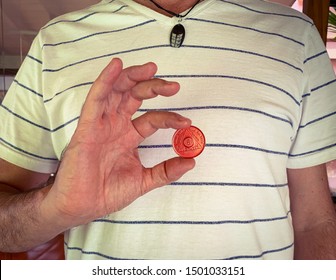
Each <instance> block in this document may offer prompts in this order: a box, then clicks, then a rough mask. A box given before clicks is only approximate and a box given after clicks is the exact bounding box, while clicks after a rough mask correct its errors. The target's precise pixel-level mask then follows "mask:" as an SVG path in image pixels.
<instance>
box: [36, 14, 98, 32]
mask: <svg viewBox="0 0 336 280" xmlns="http://www.w3.org/2000/svg"><path fill="white" fill-rule="evenodd" d="M95 14H98V12H93V13H90V14H87V15H85V16H82V17H80V18H78V19H73V20H58V21H55V22H52V23H50V24H48V25H46V26H44V27H42V28H41V30H43V29H47V28H48V27H50V26H53V25H55V24H58V23H64V22H79V21H82V20H84V19H86V18H89V17H91V16H93V15H95Z"/></svg>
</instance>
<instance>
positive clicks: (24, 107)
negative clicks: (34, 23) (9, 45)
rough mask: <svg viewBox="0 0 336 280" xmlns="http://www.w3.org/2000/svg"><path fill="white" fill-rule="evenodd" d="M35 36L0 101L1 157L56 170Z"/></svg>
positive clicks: (44, 170) (27, 166)
mask: <svg viewBox="0 0 336 280" xmlns="http://www.w3.org/2000/svg"><path fill="white" fill-rule="evenodd" d="M40 41H41V40H40V35H38V36H37V37H36V38H35V40H34V42H33V44H32V47H31V49H30V51H29V54H28V55H27V57H26V58H25V60H24V61H23V63H22V66H21V68H20V70H19V72H18V74H17V75H16V77H15V79H14V81H13V83H12V85H11V86H10V88H9V90H8V92H7V94H6V96H5V98H4V100H3V102H2V103H1V104H0V119H1V126H0V157H1V158H3V159H4V160H6V161H8V162H11V163H13V164H15V165H17V166H20V167H23V168H25V169H29V170H32V171H36V172H41V173H52V172H55V170H56V168H57V165H58V159H57V157H56V155H55V152H54V149H53V144H52V140H51V133H52V130H51V129H50V125H49V118H48V114H47V111H46V108H45V106H44V100H43V61H42V47H41V43H40Z"/></svg>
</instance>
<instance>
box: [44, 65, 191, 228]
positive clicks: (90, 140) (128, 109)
mask: <svg viewBox="0 0 336 280" xmlns="http://www.w3.org/2000/svg"><path fill="white" fill-rule="evenodd" d="M156 71H157V67H156V65H155V64H154V63H147V64H145V65H141V66H133V67H129V68H127V69H124V70H123V69H122V62H121V61H120V60H119V59H113V60H112V62H111V63H110V64H109V65H108V66H107V67H106V68H105V69H104V70H103V72H102V73H101V74H100V76H99V77H98V79H97V80H96V82H95V83H94V84H93V86H92V88H91V90H90V92H89V94H88V96H87V99H86V101H85V104H84V106H83V109H82V113H81V116H80V120H79V123H78V127H77V129H76V131H75V133H74V135H73V137H72V139H71V141H70V143H69V145H68V148H67V149H66V152H65V153H64V156H63V159H62V161H61V164H60V167H59V171H58V174H57V176H56V180H55V182H54V185H53V187H52V188H51V189H50V191H49V193H48V195H47V196H46V199H45V201H44V203H43V205H42V207H45V208H42V209H45V211H46V212H47V213H50V212H52V213H53V215H55V218H56V217H59V218H61V219H63V221H64V222H65V223H66V224H67V226H68V227H72V226H76V225H79V224H83V223H87V222H90V221H92V220H93V219H95V218H98V217H101V216H104V215H106V214H109V213H111V212H115V211H118V210H120V209H122V208H124V207H125V206H127V205H129V204H130V203H132V202H133V201H134V200H135V199H137V198H138V197H140V196H142V195H143V194H145V193H147V192H149V191H151V190H153V189H154V188H157V187H160V186H163V185H166V184H168V183H170V182H172V181H175V180H177V179H178V178H180V177H181V176H182V175H183V174H184V173H186V172H187V171H189V170H190V169H192V168H193V167H194V165H195V161H194V160H193V159H182V158H173V159H170V160H167V161H165V162H162V163H160V164H158V165H157V166H155V167H153V168H144V167H143V166H142V164H141V162H140V160H139V156H138V151H137V148H138V146H139V144H140V143H141V142H142V141H143V140H144V139H145V138H146V137H148V136H150V135H152V134H153V133H154V132H155V131H157V130H158V129H160V128H174V129H178V128H184V127H188V126H190V124H191V121H190V120H189V119H186V118H184V117H182V116H180V115H178V114H175V113H170V112H150V113H146V114H144V115H142V116H140V117H139V118H136V119H134V120H132V116H133V114H134V113H135V112H136V111H137V109H138V108H139V107H140V105H141V103H142V101H143V100H145V99H148V98H155V97H156V96H157V95H162V96H171V95H174V94H175V93H177V92H178V90H179V85H178V83H175V82H167V81H164V80H161V79H155V78H153V76H154V74H155V73H156ZM55 211H56V212H55Z"/></svg>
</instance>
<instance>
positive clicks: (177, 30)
mask: <svg viewBox="0 0 336 280" xmlns="http://www.w3.org/2000/svg"><path fill="white" fill-rule="evenodd" d="M184 37H185V29H184V27H183V25H182V24H176V25H175V26H174V27H173V29H172V31H171V33H170V46H171V47H173V48H179V47H181V46H182V43H183V40H184Z"/></svg>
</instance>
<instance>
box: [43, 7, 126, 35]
mask: <svg viewBox="0 0 336 280" xmlns="http://www.w3.org/2000/svg"><path fill="white" fill-rule="evenodd" d="M126 7H128V6H127V5H123V6H121V7H119V8H118V9H117V10H115V11H113V12H111V13H117V12H119V11H121V10H122V9H123V8H126ZM96 14H99V12H93V13H90V14H87V15H85V16H83V17H80V18H78V19H74V20H59V21H56V22H52V23H50V24H48V25H46V26H44V27H43V28H42V30H43V29H46V28H48V27H50V26H52V25H55V24H58V23H64V22H70V23H71V22H72V23H75V22H80V21H82V20H84V19H87V18H89V17H91V16H93V15H96Z"/></svg>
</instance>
